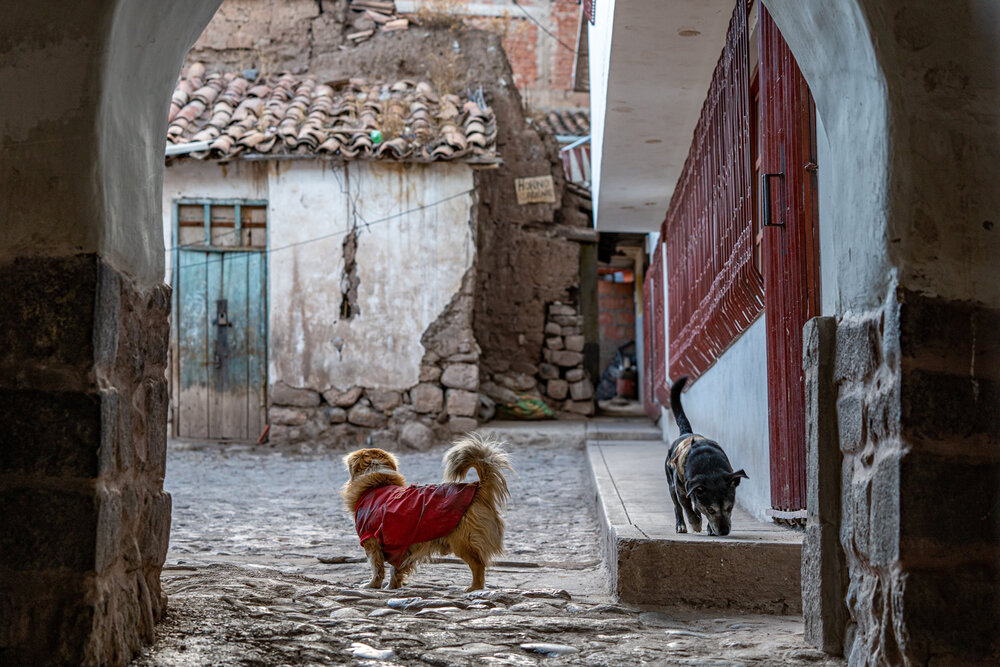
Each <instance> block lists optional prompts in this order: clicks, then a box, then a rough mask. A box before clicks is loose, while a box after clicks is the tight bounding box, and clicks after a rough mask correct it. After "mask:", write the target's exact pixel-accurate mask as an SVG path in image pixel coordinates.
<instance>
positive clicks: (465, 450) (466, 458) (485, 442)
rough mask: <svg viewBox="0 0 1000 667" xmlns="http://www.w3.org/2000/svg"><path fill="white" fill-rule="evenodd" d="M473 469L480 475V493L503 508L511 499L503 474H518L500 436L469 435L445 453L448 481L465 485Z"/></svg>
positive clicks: (446, 480) (498, 507)
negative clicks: (514, 472)
mask: <svg viewBox="0 0 1000 667" xmlns="http://www.w3.org/2000/svg"><path fill="white" fill-rule="evenodd" d="M470 468H475V469H476V472H477V473H478V474H479V490H480V492H481V493H483V494H484V495H485V496H486V498H487V499H488V500H489V501H490V504H491V505H493V506H494V507H496V508H497V509H500V508H501V507H503V506H504V505H505V504H506V503H507V499H508V498H509V497H510V490H509V489H508V488H507V478H506V477H504V475H503V471H504V470H505V469H506V470H510V471H512V472H513V470H514V468H512V467H511V465H510V459H509V458H508V456H507V452H505V451H504V450H503V442H501V441H500V440H499V439H498V438H497V437H496V436H493V435H487V436H483V435H480V434H479V433H468V434H466V435H464V436H463V437H462V438H460V439H459V440H457V441H456V442H455V444H454V445H452V447H451V448H450V449H449V450H448V451H447V452H445V453H444V481H445V482H461V481H462V480H463V479H465V475H466V473H467V472H469V469H470Z"/></svg>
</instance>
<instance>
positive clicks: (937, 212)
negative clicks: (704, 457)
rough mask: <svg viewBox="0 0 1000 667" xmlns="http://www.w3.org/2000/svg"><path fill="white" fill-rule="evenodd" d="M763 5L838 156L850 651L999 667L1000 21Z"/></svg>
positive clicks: (961, 6)
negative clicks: (999, 273)
mask: <svg viewBox="0 0 1000 667" xmlns="http://www.w3.org/2000/svg"><path fill="white" fill-rule="evenodd" d="M765 4H766V5H767V6H768V8H769V9H771V10H772V12H773V14H774V18H775V20H776V22H777V23H778V26H779V28H780V29H781V31H782V34H783V35H784V36H785V38H786V40H787V41H788V43H789V45H790V46H791V48H792V51H793V52H794V53H795V56H796V58H797V59H798V61H799V64H800V66H801V68H802V71H803V73H804V74H805V77H806V79H807V81H808V83H809V85H810V88H811V89H812V92H813V95H814V97H815V99H816V105H817V112H818V114H819V115H820V116H821V118H822V126H823V128H825V132H826V134H827V140H828V141H827V146H828V147H829V150H828V158H827V162H826V164H821V165H820V170H821V172H822V171H823V170H828V171H827V175H826V176H825V177H824V176H822V175H821V177H820V183H821V187H825V188H827V189H828V190H832V191H831V192H826V193H823V194H821V208H820V216H819V217H820V225H821V226H824V225H830V226H831V227H830V228H829V229H827V230H826V231H827V232H832V233H828V234H821V240H822V241H824V243H826V245H827V247H826V248H821V255H822V259H821V262H830V261H833V262H835V263H836V283H837V285H836V291H835V297H834V298H835V299H836V303H835V305H834V307H833V308H832V309H829V310H828V309H827V304H826V303H824V312H829V313H830V314H831V315H833V316H834V317H835V320H836V332H835V340H834V343H833V345H832V348H833V349H832V356H833V359H834V362H833V363H834V370H833V381H834V382H835V386H836V390H835V393H834V395H833V396H832V398H831V401H833V402H834V403H835V406H834V408H833V410H834V413H835V416H836V420H835V421H836V430H837V435H836V441H837V442H839V449H840V455H841V458H842V468H841V493H840V496H839V497H840V504H841V510H840V513H839V516H840V521H839V523H840V527H839V533H840V540H839V543H840V547H841V549H842V550H843V553H844V558H845V562H846V568H847V574H846V578H847V582H846V610H847V614H848V617H849V622H848V625H847V627H846V628H845V630H844V632H843V638H844V644H843V646H844V651H845V654H846V655H847V656H848V658H849V661H850V663H851V664H872V663H890V664H895V663H903V662H906V663H933V662H938V661H943V662H951V663H956V664H957V663H970V662H974V661H980V662H984V663H985V662H995V661H996V660H997V659H998V657H1000V643H998V642H997V637H998V636H1000V634H998V628H1000V557H998V556H1000V554H998V552H997V546H996V545H997V544H998V543H1000V540H998V538H1000V515H998V514H997V511H996V507H997V499H998V497H1000V490H998V486H1000V454H998V451H1000V450H998V448H997V443H998V433H1000V393H998V381H1000V357H998V355H997V350H996V347H997V345H996V343H995V339H996V336H995V335H991V334H987V333H986V332H995V331H996V328H997V325H998V323H1000V321H998V316H1000V312H998V307H1000V283H998V282H997V281H996V277H995V269H993V268H992V267H993V265H994V264H995V258H996V257H997V251H998V250H1000V238H998V236H997V232H996V231H995V226H996V220H997V217H998V215H1000V191H998V190H997V189H996V188H995V187H994V184H995V183H996V181H997V178H998V177H1000V172H998V167H997V164H998V158H1000V82H998V80H997V79H996V76H995V72H996V71H997V61H998V59H1000V51H998V49H997V44H998V43H1000V7H998V6H997V5H996V4H995V3H989V2H977V1H971V0H970V1H967V2H953V3H937V2H931V1H929V0H928V1H922V2H902V1H901V0H899V1H897V0H893V1H891V2H875V1H874V0H872V1H869V0H862V1H859V2H852V3H843V6H840V5H839V4H838V6H837V7H836V8H833V7H832V6H831V5H820V4H814V3H796V2H788V1H787V0H767V1H766V2H765ZM830 202H835V206H833V207H831V206H829V205H828V203H830ZM831 246H832V248H831ZM824 276H826V272H824ZM828 294H830V292H829V291H828V290H826V289H824V297H825V301H828V300H829V297H827V295H828ZM814 363H815V360H814ZM812 511H813V508H810V512H812ZM806 548H807V549H809V548H810V547H809V540H807V547H806ZM813 555H814V556H816V557H817V558H818V557H819V556H821V555H822V552H819V551H818V552H817V553H815V554H813ZM807 560H808V558H807ZM813 562H816V560H815V559H814V560H813ZM804 579H805V578H804ZM804 589H806V590H808V589H809V586H808V585H807V582H806V581H805V580H804ZM820 634H822V633H820ZM809 639H810V640H811V641H814V642H816V643H818V644H819V643H821V642H823V640H824V637H822V636H818V635H812V636H809ZM823 643H825V642H823Z"/></svg>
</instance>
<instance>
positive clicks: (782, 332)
mask: <svg viewBox="0 0 1000 667" xmlns="http://www.w3.org/2000/svg"><path fill="white" fill-rule="evenodd" d="M759 53H760V137H761V139H760V146H761V202H762V214H763V215H762V217H763V224H764V227H763V230H764V231H763V242H762V256H763V262H762V264H763V269H764V303H765V305H764V312H765V317H766V319H767V377H768V381H767V384H768V426H769V429H770V440H771V442H770V453H771V462H770V463H771V505H772V508H773V509H774V510H777V511H779V512H793V513H794V512H798V511H799V510H803V509H804V508H805V501H806V481H805V393H804V377H803V373H802V326H803V325H804V324H805V322H806V321H807V320H808V319H809V318H810V317H813V316H815V315H817V314H819V305H818V303H817V294H818V289H817V287H818V271H817V269H818V267H817V258H818V253H817V252H816V239H817V234H816V225H817V214H816V153H815V145H816V142H815V126H816V122H815V120H816V112H815V106H814V104H813V101H812V96H811V95H810V93H809V88H808V86H807V85H806V82H805V79H804V78H803V77H802V74H801V72H800V71H799V68H798V65H797V64H796V62H795V59H794V58H793V57H792V53H791V50H790V49H789V48H788V45H787V44H786V43H785V41H784V39H783V38H782V37H781V33H780V32H779V31H778V28H777V26H776V25H775V23H774V21H773V20H772V19H771V17H770V15H769V14H768V12H767V9H766V8H765V7H763V6H761V8H760V50H759ZM778 516H780V515H778Z"/></svg>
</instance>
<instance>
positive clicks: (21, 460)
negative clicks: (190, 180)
mask: <svg viewBox="0 0 1000 667" xmlns="http://www.w3.org/2000/svg"><path fill="white" fill-rule="evenodd" d="M0 280H2V281H3V284H4V285H6V286H8V287H9V289H6V290H4V291H3V292H2V293H0V331H2V332H3V334H2V335H3V338H4V340H3V353H2V355H3V356H2V357H0V367H2V368H3V369H4V371H3V372H2V373H0V422H2V423H3V424H5V425H6V426H5V428H7V429H9V430H7V432H6V434H5V435H6V437H4V438H3V446H2V447H0V488H2V489H3V491H2V492H0V662H4V663H5V664H25V663H32V664H34V663H51V662H56V663H65V664H109V665H116V664H124V663H125V662H127V661H128V660H129V659H130V657H131V655H132V653H133V651H135V650H136V649H137V648H138V647H139V645H140V644H141V643H142V642H148V641H150V640H151V639H152V634H153V624H154V622H155V620H157V619H159V618H160V616H161V615H162V613H163V609H164V604H165V599H164V597H163V595H162V594H161V592H160V568H161V567H162V565H163V560H164V558H165V556H166V549H167V539H168V535H169V529H170V496H169V495H167V494H166V493H165V492H164V491H163V475H164V470H165V463H166V458H165V457H166V407H167V387H166V380H165V377H164V368H165V366H166V355H167V337H168V332H169V329H168V320H167V317H168V314H169V311H170V295H169V289H168V288H167V287H166V286H163V285H161V286H158V287H156V288H153V289H150V290H139V289H137V288H136V286H135V285H134V284H133V283H132V282H131V281H130V279H129V278H128V277H126V276H124V275H122V274H120V273H118V272H117V271H116V270H115V269H113V268H111V267H110V266H108V265H107V264H105V263H104V262H102V261H101V260H99V259H98V258H97V257H96V256H95V255H79V256H77V257H69V258H52V259H49V258H34V259H23V260H15V261H13V262H11V263H8V264H7V265H6V266H4V267H2V268H0ZM67 545H72V548H68V547H67ZM12 608H14V609H18V610H20V612H19V613H20V622H15V617H14V615H13V614H12V613H11V609H12Z"/></svg>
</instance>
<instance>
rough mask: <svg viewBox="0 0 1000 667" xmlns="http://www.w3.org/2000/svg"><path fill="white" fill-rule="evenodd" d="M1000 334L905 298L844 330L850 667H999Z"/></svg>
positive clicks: (976, 311)
mask: <svg viewBox="0 0 1000 667" xmlns="http://www.w3.org/2000/svg"><path fill="white" fill-rule="evenodd" d="M998 330H1000V312H998V311H996V310H993V309H987V308H984V307H982V306H979V305H977V304H973V303H969V302H957V301H949V300H944V299H939V298H936V297H932V296H927V295H925V294H922V293H919V292H914V291H909V290H905V289H896V290H894V291H893V292H892V294H891V295H890V297H889V298H888V299H887V300H886V303H885V304H884V305H883V307H882V308H880V309H878V310H874V311H871V312H867V313H862V314H856V315H848V316H845V317H844V318H843V319H842V320H841V321H840V323H839V324H838V327H837V334H836V345H835V347H836V351H835V364H834V381H835V382H836V386H837V415H838V430H839V437H840V447H841V451H842V453H843V484H842V486H843V508H842V522H841V528H840V539H841V544H842V545H843V548H844V551H845V554H846V562H847V567H848V571H849V583H848V591H847V609H848V613H849V615H850V624H849V626H848V629H847V633H846V639H845V654H846V655H847V656H848V657H849V660H850V662H851V664H872V663H888V664H901V663H903V662H906V663H919V664H925V663H927V662H929V661H931V662H933V661H935V660H936V659H946V660H948V661H951V662H952V663H954V664H959V663H963V664H968V663H969V662H977V661H983V662H990V661H995V660H997V658H998V657H1000V551H998V546H997V545H998V544H1000V490H998V480H1000V448H998V444H1000V364H998V360H1000V339H998V337H997V334H996V332H997V331H998Z"/></svg>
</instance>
